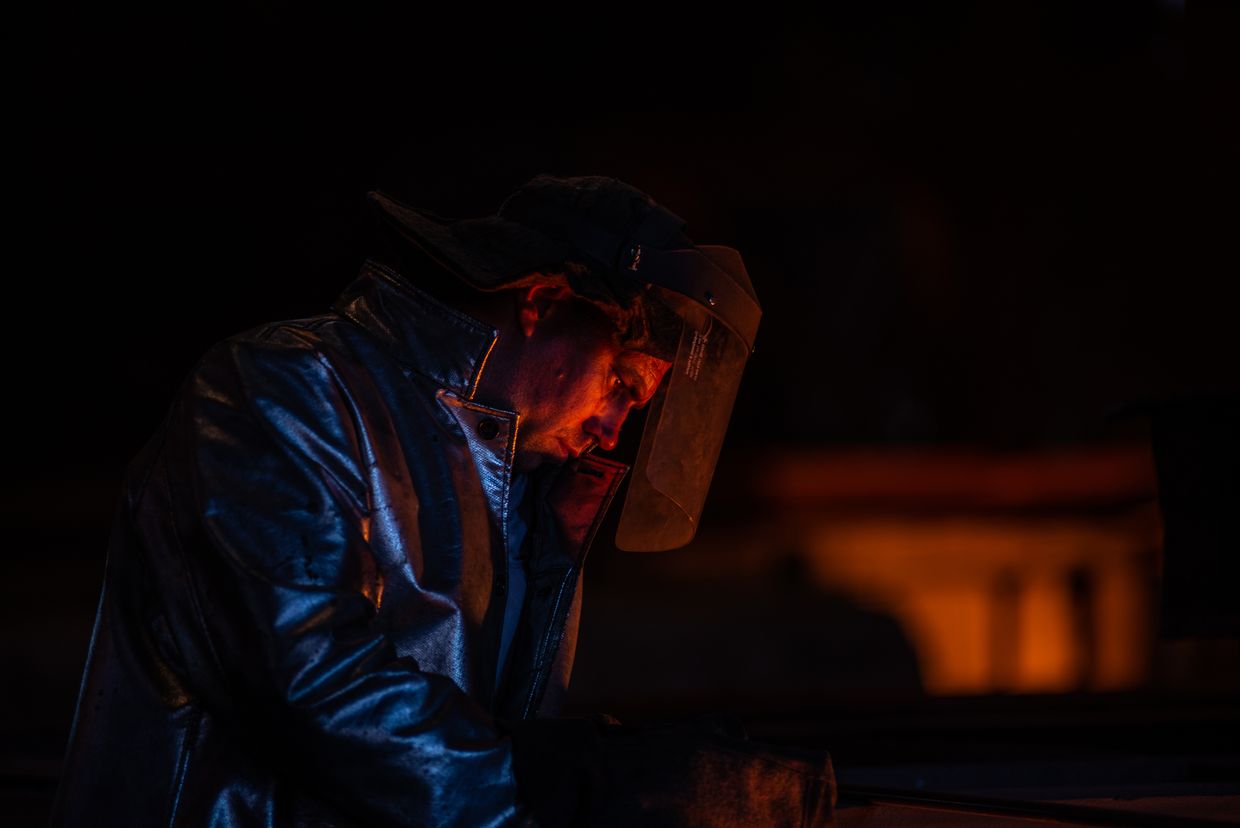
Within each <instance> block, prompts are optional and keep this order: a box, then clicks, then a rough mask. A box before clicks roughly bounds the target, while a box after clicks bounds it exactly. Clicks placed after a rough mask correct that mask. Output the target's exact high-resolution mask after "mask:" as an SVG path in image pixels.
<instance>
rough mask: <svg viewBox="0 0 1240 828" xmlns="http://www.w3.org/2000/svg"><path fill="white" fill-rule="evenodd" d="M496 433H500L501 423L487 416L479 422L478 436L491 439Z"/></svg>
mask: <svg viewBox="0 0 1240 828" xmlns="http://www.w3.org/2000/svg"><path fill="white" fill-rule="evenodd" d="M496 434H499V423H497V422H495V421H494V420H492V419H491V418H490V417H487V418H486V419H485V420H483V421H482V422H480V423H478V436H479V437H481V438H482V439H483V440H490V439H491V438H492V437H494V436H495V435H496Z"/></svg>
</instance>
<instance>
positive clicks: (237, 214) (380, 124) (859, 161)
mask: <svg viewBox="0 0 1240 828" xmlns="http://www.w3.org/2000/svg"><path fill="white" fill-rule="evenodd" d="M576 14H579V15H580V17H579V18H571V17H558V18H551V17H545V18H533V17H530V16H527V10H526V9H525V8H524V7H518V8H517V9H510V10H507V11H502V12H492V11H487V12H485V13H484V12H483V11H481V10H480V9H471V10H468V11H467V12H465V13H462V14H461V15H460V16H459V17H455V18H454V17H452V16H450V15H443V14H442V13H440V14H437V15H436V16H430V15H427V14H425V13H423V12H419V13H418V14H417V15H413V14H411V15H409V16H407V17H405V18H401V19H398V18H390V17H387V16H382V17H381V16H378V15H374V16H368V15H366V14H362V13H351V14H349V15H342V14H340V13H335V12H326V11H324V12H314V11H306V10H303V9H300V8H294V7H293V6H291V5H286V4H283V3H258V4H254V5H251V6H230V5H213V6H210V7H207V6H203V7H200V8H192V7H191V8H189V9H186V10H182V11H178V12H175V13H172V14H169V13H167V12H162V13H156V12H153V11H152V12H141V11H137V10H134V11H128V12H124V13H119V12H117V11H115V10H113V9H111V8H109V9H107V10H106V11H92V12H89V13H88V12H75V11H69V10H64V11H61V12H58V13H55V14H47V15H42V16H39V17H38V18H37V19H34V18H31V19H29V20H24V19H18V20H16V21H15V23H14V26H13V27H12V28H11V29H10V31H9V32H8V33H7V34H6V35H5V38H6V47H7V48H6V57H5V58H4V60H5V65H4V71H5V75H6V79H5V84H4V85H5V88H6V90H7V94H6V98H7V99H8V102H7V104H6V108H7V110H8V113H9V114H8V117H6V118H5V121H6V125H5V126H4V128H3V131H4V133H6V134H7V137H8V139H9V140H10V141H11V142H12V143H11V144H10V149H9V150H7V152H6V163H5V195H6V201H8V203H9V209H8V211H7V213H8V217H7V219H6V221H5V224H6V228H5V239H6V243H5V249H4V251H3V257H4V261H5V265H6V284H7V286H8V288H9V290H8V302H7V309H8V336H7V338H6V349H5V353H6V356H7V358H6V360H5V380H6V381H7V386H8V389H9V390H8V393H7V394H6V395H5V396H6V402H7V406H6V407H7V408H8V409H9V415H10V416H9V417H8V418H7V423H8V429H9V440H8V447H7V449H8V450H7V451H6V457H5V475H4V481H3V485H4V498H3V516H4V524H5V527H4V528H5V538H6V540H5V548H4V567H5V573H4V582H3V585H2V587H0V588H2V589H3V595H4V606H3V608H0V613H2V614H0V619H2V620H3V624H4V635H3V640H4V642H5V648H6V650H7V651H8V652H6V653H5V655H4V658H3V663H4V664H5V666H4V667H3V668H2V669H0V672H3V674H4V678H3V679H2V680H0V682H2V684H0V690H3V692H4V694H5V696H6V697H5V698H4V699H2V700H0V702H2V703H3V707H4V709H5V710H6V711H7V712H6V713H5V714H4V722H3V723H2V724H3V733H4V734H7V735H6V736H5V747H6V749H5V751H4V753H5V757H6V759H5V761H6V762H7V765H6V767H8V768H9V769H10V770H11V771H12V773H13V774H16V776H18V777H21V776H22V774H25V775H26V776H28V777H29V778H36V779H44V780H46V779H51V778H54V774H55V767H56V765H55V763H56V761H57V759H58V756H59V751H60V750H61V749H62V748H63V744H64V739H65V738H66V737H67V728H68V724H69V720H70V717H71V714H72V705H73V697H74V693H75V692H76V682H77V680H78V675H79V674H80V669H81V664H82V659H83V658H84V655H85V648H86V644H87V637H88V635H89V627H90V621H91V615H92V613H93V606H94V602H95V600H96V599H97V596H98V584H99V578H100V576H101V574H102V566H103V551H104V548H105V545H106V537H107V527H108V522H109V519H110V512H111V508H112V506H113V503H114V498H115V495H116V491H117V486H118V485H119V481H120V477H121V474H122V472H123V468H124V464H125V463H126V462H127V460H128V459H129V457H130V456H132V454H133V453H134V452H135V451H136V450H137V448H138V447H139V446H140V445H141V443H142V441H143V440H144V439H145V438H146V436H147V435H148V434H149V433H150V432H151V431H152V429H153V428H154V427H155V426H156V425H157V424H158V422H159V420H160V418H161V416H162V414H163V411H164V407H165V406H166V405H167V403H168V401H169V399H170V398H171V395H172V394H173V393H174V392H175V389H176V387H177V384H178V382H179V381H180V378H181V377H182V376H183V375H184V374H185V373H186V372H187V371H188V370H189V369H190V368H191V367H192V365H193V363H194V360H195V359H196V357H197V355H198V354H199V353H201V352H202V351H203V350H204V349H205V348H206V346H208V345H209V344H210V343H211V342H213V341H215V340H217V339H219V338H222V337H224V336H226V335H228V334H231V333H234V332H237V331H239V330H242V329H244V328H247V327H249V326H251V325H254V324H257V323H259V322H263V321H267V320H270V319H275V318H281V317H292V316H301V315H308V314H313V313H319V312H322V311H323V310H325V309H326V308H327V306H328V305H329V304H330V302H331V300H332V298H333V297H334V296H335V294H336V293H337V292H338V291H339V290H340V289H341V288H342V287H343V286H344V285H345V284H346V283H347V282H348V281H349V280H350V279H351V278H352V276H353V275H354V274H355V272H356V269H357V266H358V264H359V263H360V260H361V257H362V255H363V253H364V250H363V246H362V242H361V240H362V239H363V238H364V230H365V224H366V222H367V221H368V217H367V214H366V212H365V206H364V198H363V196H364V194H365V192H366V191H367V190H368V189H372V188H377V187H378V188H383V189H385V190H387V191H389V192H391V193H393V194H395V195H397V196H399V197H401V198H403V199H404V200H406V201H408V202H409V203H412V204H415V205H418V206H424V207H428V208H430V209H433V210H435V211H436V212H438V213H441V214H443V215H448V216H460V217H464V216H476V215H483V214H487V213H490V212H492V211H493V210H494V209H495V207H496V206H497V205H498V204H499V202H500V201H501V200H502V198H503V197H504V196H505V195H507V193H508V192H510V191H511V190H512V189H514V188H515V187H516V186H518V185H520V184H521V183H522V182H523V181H525V180H526V179H528V178H529V177H530V176H532V175H534V174H536V173H540V172H549V173H554V174H562V175H575V174H604V175H611V176H615V177H617V178H620V179H622V180H624V181H626V182H629V183H631V184H633V185H634V186H637V187H638V188H640V189H642V190H644V191H646V192H648V193H649V194H651V195H652V196H653V197H654V198H655V199H656V200H658V201H660V202H661V203H663V204H665V205H667V206H669V207H670V208H671V209H672V210H673V211H675V212H676V213H677V214H679V215H680V216H682V217H683V218H684V219H686V220H687V222H688V231H689V233H690V234H691V235H692V237H693V238H695V239H696V240H697V241H699V242H707V243H720V244H728V245H732V246H735V247H737V248H738V249H740V250H741V251H742V253H743V254H744V256H745V260H746V262H747V264H748V267H749V270H750V273H751V275H752V276H753V281H754V283H755V286H756V288H757V291H758V294H759V297H760V299H761V300H762V303H763V307H764V311H765V313H764V318H763V322H762V327H761V330H760V332H759V335H758V341H757V349H756V352H755V354H754V356H753V359H752V361H751V364H750V368H749V369H748V372H747V374H746V378H745V381H744V385H743V387H742V391H741V397H740V399H739V400H738V402H737V408H736V412H735V415H734V418H733V421H732V426H731V429H730V431H729V437H728V446H729V447H736V448H738V449H739V448H749V449H754V448H758V449H760V448H762V447H763V446H767V445H772V444H779V445H785V446H786V445H791V446H835V447H856V446H863V447H875V446H890V447H908V446H932V447H943V446H971V447H980V448H982V449H984V450H1013V449H1036V448H1039V447H1048V446H1052V447H1053V446H1072V445H1080V444H1088V443H1096V442H1099V441H1106V440H1112V439H1121V438H1125V439H1130V438H1132V437H1133V436H1134V435H1136V436H1137V437H1139V436H1140V434H1141V428H1142V426H1141V422H1140V418H1136V419H1119V420H1115V419H1108V415H1110V414H1113V413H1116V412H1117V411H1122V409H1123V407H1124V406H1126V405H1130V404H1132V403H1136V402H1141V401H1148V400H1157V399H1163V398H1167V397H1169V396H1173V395H1176V394H1181V393H1184V392H1192V391H1202V390H1218V389H1224V390H1226V389H1233V390H1234V389H1235V388H1236V385H1237V379H1238V377H1237V372H1236V367H1235V351H1236V349H1235V340H1236V333H1235V325H1234V319H1235V305H1234V299H1235V296H1236V291H1235V289H1234V286H1233V285H1234V281H1235V278H1236V272H1237V271H1236V268H1235V262H1234V257H1233V256H1232V255H1231V251H1230V247H1229V246H1230V244H1231V239H1233V238H1234V235H1235V231H1234V227H1235V225H1234V221H1233V219H1234V218H1235V211H1234V199H1233V193H1234V192H1235V189H1234V183H1235V180H1236V176H1235V169H1236V165H1235V160H1234V153H1233V152H1232V151H1231V148H1232V147H1233V146H1234V143H1233V141H1234V138H1235V132H1234V129H1233V128H1232V126H1231V123H1230V117H1229V114H1228V111H1229V110H1230V109H1232V108H1234V106H1233V101H1232V98H1233V97H1234V95H1233V94H1231V93H1232V91H1233V88H1232V86H1231V84H1230V82H1229V79H1230V77H1231V74H1230V69H1231V63H1230V62H1229V61H1230V60H1231V59H1230V58H1229V56H1228V54H1227V49H1226V48H1225V45H1226V44H1227V43H1229V42H1232V41H1230V40H1229V39H1228V38H1229V35H1228V34H1227V33H1228V32H1233V33H1234V29H1233V28H1231V27H1232V25H1233V24H1234V13H1221V12H1216V11H1214V10H1210V9H1206V8H1201V9H1198V8H1197V7H1194V8H1193V9H1192V10H1191V11H1190V12H1189V13H1188V14H1186V13H1185V11H1184V8H1183V6H1182V5H1181V4H1178V3H1175V2H1146V3H1141V2H1115V3H1091V4H1082V3H1038V2H1030V1H1029V0H1019V1H1018V2H1003V3H979V4H976V5H963V4H952V5H946V4H909V5H899V4H897V5H884V6H883V7H882V8H881V10H880V9H879V8H878V7H876V6H873V5H871V4H864V3H857V4H845V5H841V6H834V7H831V8H829V9H825V10H824V9H818V10H816V11H802V12H782V11H780V12H777V11H775V10H766V9H764V8H756V7H755V8H744V9H741V10H739V11H738V12H737V13H735V14H733V15H730V16H710V17H701V18H698V19H692V20H674V19H672V18H671V16H670V15H669V13H668V12H666V11H648V10H640V9H637V8H633V7H629V6H613V7H600V8H594V9H591V10H590V11H589V12H588V13H587V12H586V11H585V10H579V11H578V12H576ZM1189 43H1192V44H1194V48H1193V49H1192V50H1190V49H1189V48H1188V44H1189ZM615 554H616V553H615V552H614V550H613V551H610V552H608V551H600V552H599V557H600V558H602V561H599V570H600V572H602V573H604V574H605V573H606V572H608V571H614V569H615V563H614V558H613V557H609V556H614V555H615ZM603 561H611V563H603ZM23 778H25V777H23Z"/></svg>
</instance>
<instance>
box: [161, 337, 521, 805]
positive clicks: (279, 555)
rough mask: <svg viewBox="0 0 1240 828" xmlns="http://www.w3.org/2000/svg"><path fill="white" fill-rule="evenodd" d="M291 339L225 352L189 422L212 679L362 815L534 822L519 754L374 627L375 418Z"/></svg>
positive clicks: (311, 784) (295, 763) (231, 346)
mask: <svg viewBox="0 0 1240 828" xmlns="http://www.w3.org/2000/svg"><path fill="white" fill-rule="evenodd" d="M277 336H278V341H276V340H274V339H273V340H270V341H267V342H264V341H258V342H254V341H252V340H245V341H234V342H230V343H224V344H222V345H220V346H217V347H216V348H215V349H213V351H212V352H211V353H210V354H209V355H208V357H207V358H205V359H204V360H203V362H202V363H200V366H199V370H198V371H197V372H196V373H195V375H194V376H193V377H192V378H191V380H190V382H189V384H188V385H187V386H186V388H185V391H184V394H183V396H182V398H181V400H180V402H179V404H178V408H177V410H176V413H175V415H174V420H173V428H174V433H173V440H174V441H177V440H180V441H183V442H182V443H181V444H180V445H181V446H183V448H182V450H181V452H180V456H181V458H182V459H183V461H184V463H185V464H186V465H188V466H190V468H189V469H186V470H185V471H186V473H187V475H188V480H187V482H188V483H189V484H190V486H191V487H192V491H193V503H192V509H191V511H192V513H193V514H194V515H195V517H196V520H197V521H198V523H199V526H198V527H185V528H183V529H182V530H181V532H182V537H183V538H184V539H185V540H183V543H184V544H185V548H184V554H186V555H187V556H188V557H201V558H203V560H202V561H199V562H196V563H195V562H191V563H190V566H191V567H196V568H197V570H198V571H199V572H200V573H202V577H200V578H199V579H198V580H197V582H196V584H195V585H194V586H191V589H192V590H193V592H194V593H195V594H194V595H193V597H192V598H193V600H194V601H195V602H197V603H198V605H199V606H200V607H201V612H200V618H201V623H202V625H203V627H204V629H205V631H206V636H205V637H206V639H207V640H208V641H209V642H210V648H211V650H212V651H213V653H214V661H215V662H216V663H215V665H214V668H212V667H210V666H208V667H207V668H205V669H207V670H208V671H210V672H212V673H218V675H211V676H204V677H203V683H204V684H208V683H212V682H221V683H222V685H223V686H224V687H226V688H227V697H228V702H229V703H230V704H231V705H233V706H234V708H235V709H234V710H232V711H231V714H232V715H236V716H237V717H238V718H240V719H243V720H245V721H247V722H249V723H250V724H251V725H252V726H253V727H256V728H258V729H259V732H258V733H256V734H255V735H256V737H257V738H256V741H258V742H260V743H265V744H266V745H267V746H268V747H269V748H270V749H271V750H272V752H273V755H275V756H277V757H279V758H278V761H280V762H282V763H283V762H287V765H286V766H285V767H284V769H285V770H286V771H287V772H288V773H289V774H290V775H295V776H296V778H297V779H298V781H299V782H300V784H301V786H302V787H304V788H305V789H308V790H310V791H313V792H314V793H315V795H317V796H321V797H322V798H323V799H324V800H326V801H328V802H330V803H332V804H334V805H335V806H336V807H338V808H340V809H342V810H343V811H344V812H345V813H347V814H349V815H350V816H351V817H353V818H357V819H360V820H361V821H364V822H366V823H368V824H373V823H382V824H393V825H471V826H472V825H510V824H522V822H523V819H524V817H522V816H521V812H522V809H521V808H520V806H519V805H518V804H517V801H516V788H515V783H514V781H513V776H512V751H511V742H510V741H509V740H508V739H507V738H505V737H504V736H502V735H501V734H500V733H499V732H498V731H497V730H496V729H495V727H494V723H493V722H492V720H491V719H490V717H489V716H488V715H487V713H486V712H485V711H484V710H483V709H482V708H480V707H479V706H478V705H477V704H476V703H475V702H474V701H473V700H472V699H471V698H469V697H468V696H467V695H466V694H465V693H464V692H463V691H462V690H460V688H458V687H457V686H456V684H454V683H453V682H452V681H450V680H449V679H448V678H446V677H444V676H439V675H435V674H429V673H424V672H421V671H420V670H419V668H418V665H417V664H416V663H415V662H414V660H413V659H412V658H410V657H405V658H398V657H397V656H396V653H395V649H394V646H393V643H392V641H391V640H390V639H389V638H388V636H387V635H385V634H384V632H383V631H382V630H381V629H379V628H378V626H377V625H376V624H375V623H374V620H375V617H376V610H377V604H378V603H379V601H380V600H381V596H382V590H383V582H382V576H381V574H380V569H379V566H378V564H377V562H376V560H375V558H374V554H373V551H372V549H371V547H370V544H369V528H368V527H369V524H368V521H369V519H370V506H371V504H370V503H369V502H368V489H367V486H366V483H365V478H364V470H365V468H366V466H365V462H366V459H365V457H364V456H363V455H364V448H363V446H364V440H363V435H362V434H361V432H360V429H361V428H362V422H363V421H361V420H359V418H358V417H357V416H355V412H354V411H353V410H352V405H353V400H352V398H351V397H350V395H349V394H348V393H347V391H346V390H345V389H344V388H343V386H342V385H341V383H340V382H339V379H338V376H337V374H336V371H335V370H334V367H333V364H332V363H331V361H330V360H329V359H328V357H327V356H325V355H324V354H323V353H321V352H319V351H318V350H316V349H315V347H314V346H313V343H312V342H308V341H307V342H305V343H298V342H296V340H295V339H290V334H289V333H288V332H287V330H285V331H282V332H279V333H278V334H277ZM178 511H181V510H178ZM431 553H432V551H431V550H428V554H431ZM193 678H194V677H193V676H192V675H191V680H193Z"/></svg>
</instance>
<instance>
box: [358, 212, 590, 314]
mask: <svg viewBox="0 0 1240 828" xmlns="http://www.w3.org/2000/svg"><path fill="white" fill-rule="evenodd" d="M367 198H368V199H369V201H370V203H371V205H372V206H373V207H374V208H375V210H376V211H377V212H378V214H379V217H380V218H381V219H382V220H383V221H385V222H386V223H387V224H388V225H389V226H390V227H392V228H393V229H395V230H397V231H398V232H399V233H400V234H401V235H402V236H404V237H405V238H406V239H407V240H409V241H410V242H412V243H413V244H415V245H416V246H417V247H418V248H420V249H421V250H422V251H423V252H424V253H426V254H427V255H428V256H430V257H431V258H432V259H434V260H435V261H436V262H438V263H439V264H440V265H441V266H443V267H444V268H446V269H447V270H449V271H451V272H452V273H454V274H456V276H457V277H459V278H460V279H462V280H464V281H465V282H468V283H469V284H470V285H472V286H474V287H475V288H478V289H479V290H498V289H500V288H502V287H503V286H504V284H505V283H506V282H508V281H510V280H511V279H512V278H514V277H515V276H518V275H520V274H522V273H525V272H527V271H529V270H532V269H535V268H539V267H544V266H547V265H551V264H555V263H557V262H561V261H563V260H565V259H568V258H572V248H571V247H570V246H569V245H567V244H565V243H563V242H558V241H556V240H554V239H551V238H549V237H547V236H545V235H543V234H542V233H539V232H538V231H536V230H532V229H531V228H529V227H526V226H525V225H523V224H518V223H517V222H514V221H509V220H508V219H505V218H501V217H500V216H486V217H484V218H476V219H459V220H452V219H447V218H444V217H442V216H438V215H436V214H435V213H432V212H431V211H429V210H419V209H416V208H414V207H409V206H408V205H405V204H402V203H401V202H399V201H397V200H396V199H394V198H391V197H390V196H388V195H386V194H384V193H382V192H378V191H372V192H370V193H368V194H367Z"/></svg>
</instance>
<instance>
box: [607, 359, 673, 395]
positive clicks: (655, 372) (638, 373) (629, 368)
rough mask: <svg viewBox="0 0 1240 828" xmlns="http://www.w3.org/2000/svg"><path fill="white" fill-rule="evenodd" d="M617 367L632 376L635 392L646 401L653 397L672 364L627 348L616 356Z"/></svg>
mask: <svg viewBox="0 0 1240 828" xmlns="http://www.w3.org/2000/svg"><path fill="white" fill-rule="evenodd" d="M616 363H617V365H618V366H619V367H620V368H621V369H622V370H624V371H625V372H627V373H628V374H630V376H629V377H628V380H629V382H630V383H632V384H633V385H634V392H635V393H636V394H637V395H638V396H639V397H641V398H642V400H643V401H644V400H645V399H647V398H649V397H650V396H652V395H653V394H654V392H655V389H657V388H658V386H659V381H660V380H661V379H662V378H663V375H664V374H665V373H666V372H667V369H668V368H670V367H671V363H670V362H668V361H667V360H665V359H660V358H658V357H656V356H654V355H653V354H648V353H646V352H645V351H638V350H635V349H632V348H626V349H624V350H622V351H620V353H619V354H617V356H616Z"/></svg>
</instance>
